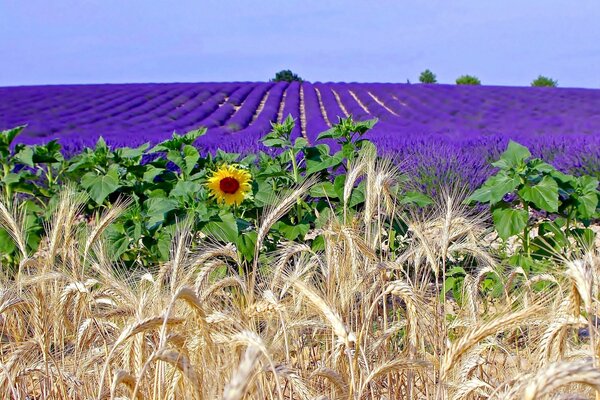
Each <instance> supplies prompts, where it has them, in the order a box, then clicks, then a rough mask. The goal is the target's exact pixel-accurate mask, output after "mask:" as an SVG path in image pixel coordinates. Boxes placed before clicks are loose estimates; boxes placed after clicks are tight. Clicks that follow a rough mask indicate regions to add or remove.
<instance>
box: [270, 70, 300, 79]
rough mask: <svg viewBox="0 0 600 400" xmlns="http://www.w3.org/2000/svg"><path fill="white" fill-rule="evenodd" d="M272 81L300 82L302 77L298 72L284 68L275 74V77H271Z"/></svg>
mask: <svg viewBox="0 0 600 400" xmlns="http://www.w3.org/2000/svg"><path fill="white" fill-rule="evenodd" d="M271 81H272V82H293V81H298V82H302V81H303V79H302V78H300V77H299V76H298V74H295V73H293V72H292V71H291V70H289V69H284V70H281V71H279V72H278V73H276V74H275V78H273V79H271Z"/></svg>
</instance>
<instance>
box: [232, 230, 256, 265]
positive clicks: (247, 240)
mask: <svg viewBox="0 0 600 400" xmlns="http://www.w3.org/2000/svg"><path fill="white" fill-rule="evenodd" d="M257 238H258V234H257V233H256V231H250V232H244V233H242V234H241V235H239V236H238V239H237V242H236V246H237V248H238V251H239V252H240V254H241V255H242V256H243V257H244V259H246V260H247V261H252V259H253V258H254V248H255V247H256V239H257Z"/></svg>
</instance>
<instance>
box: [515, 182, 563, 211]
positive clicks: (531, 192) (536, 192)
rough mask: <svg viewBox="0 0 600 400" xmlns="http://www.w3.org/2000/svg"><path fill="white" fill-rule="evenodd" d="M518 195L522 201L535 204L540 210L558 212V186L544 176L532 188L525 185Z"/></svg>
mask: <svg viewBox="0 0 600 400" xmlns="http://www.w3.org/2000/svg"><path fill="white" fill-rule="evenodd" d="M519 195H520V196H521V198H523V200H525V201H527V202H529V203H533V204H535V206H536V207H537V208H539V209H540V210H544V211H548V212H557V211H558V184H557V183H556V181H555V180H554V179H552V178H551V177H549V176H545V177H544V178H543V179H542V180H541V181H540V182H539V183H538V184H536V185H534V186H530V185H525V186H524V187H523V188H522V189H521V190H519Z"/></svg>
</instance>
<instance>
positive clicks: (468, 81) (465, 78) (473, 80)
mask: <svg viewBox="0 0 600 400" xmlns="http://www.w3.org/2000/svg"><path fill="white" fill-rule="evenodd" d="M456 84H457V85H481V81H480V80H479V78H478V77H476V76H474V75H462V76H459V77H458V78H456Z"/></svg>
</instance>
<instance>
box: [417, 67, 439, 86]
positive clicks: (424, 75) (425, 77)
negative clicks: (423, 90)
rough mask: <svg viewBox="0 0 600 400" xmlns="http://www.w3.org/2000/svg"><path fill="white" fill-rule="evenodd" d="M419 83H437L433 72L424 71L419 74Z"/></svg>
mask: <svg viewBox="0 0 600 400" xmlns="http://www.w3.org/2000/svg"><path fill="white" fill-rule="evenodd" d="M419 82H421V83H437V79H436V76H435V74H434V73H433V72H431V71H430V70H428V69H426V70H425V71H423V72H421V75H419Z"/></svg>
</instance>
